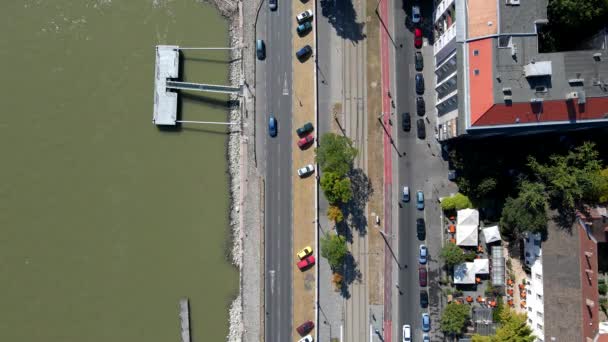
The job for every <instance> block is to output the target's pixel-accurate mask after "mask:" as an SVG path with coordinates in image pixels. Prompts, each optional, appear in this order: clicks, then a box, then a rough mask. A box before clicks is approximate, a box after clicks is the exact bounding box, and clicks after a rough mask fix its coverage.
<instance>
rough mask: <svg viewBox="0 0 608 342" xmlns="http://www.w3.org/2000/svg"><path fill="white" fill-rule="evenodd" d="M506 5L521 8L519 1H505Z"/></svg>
mask: <svg viewBox="0 0 608 342" xmlns="http://www.w3.org/2000/svg"><path fill="white" fill-rule="evenodd" d="M505 3H506V4H507V5H510V6H519V0H505Z"/></svg>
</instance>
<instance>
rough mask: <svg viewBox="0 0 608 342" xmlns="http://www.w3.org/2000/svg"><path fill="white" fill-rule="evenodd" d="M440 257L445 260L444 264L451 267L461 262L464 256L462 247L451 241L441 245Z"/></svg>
mask: <svg viewBox="0 0 608 342" xmlns="http://www.w3.org/2000/svg"><path fill="white" fill-rule="evenodd" d="M440 257H441V259H443V261H445V264H446V265H447V266H448V267H453V266H455V265H458V264H461V263H463V262H464V258H465V256H464V253H463V252H462V249H460V247H458V246H456V244H453V243H451V242H450V243H447V244H446V245H445V246H443V248H442V249H441V253H440Z"/></svg>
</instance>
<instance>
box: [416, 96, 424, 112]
mask: <svg viewBox="0 0 608 342" xmlns="http://www.w3.org/2000/svg"><path fill="white" fill-rule="evenodd" d="M416 112H417V113H418V115H419V116H423V115H424V114H426V107H425V104H424V98H423V97H422V96H417V97H416Z"/></svg>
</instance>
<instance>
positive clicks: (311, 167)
mask: <svg viewBox="0 0 608 342" xmlns="http://www.w3.org/2000/svg"><path fill="white" fill-rule="evenodd" d="M313 172H315V166H314V165H312V164H308V165H306V166H304V167H303V168H301V169H298V176H300V178H304V177H306V176H308V175H310V174H311V173H313Z"/></svg>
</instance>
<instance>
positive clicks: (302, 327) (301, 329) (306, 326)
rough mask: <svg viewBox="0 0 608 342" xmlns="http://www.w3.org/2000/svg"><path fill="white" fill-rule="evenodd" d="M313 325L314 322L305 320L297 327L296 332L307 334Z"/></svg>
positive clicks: (302, 334) (301, 334)
mask: <svg viewBox="0 0 608 342" xmlns="http://www.w3.org/2000/svg"><path fill="white" fill-rule="evenodd" d="M314 327H315V324H314V323H313V322H312V321H306V322H304V323H302V324H301V325H300V326H299V327H297V328H296V331H297V332H298V334H300V336H304V335H306V334H308V333H309V332H310V331H311V330H312V328H314Z"/></svg>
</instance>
